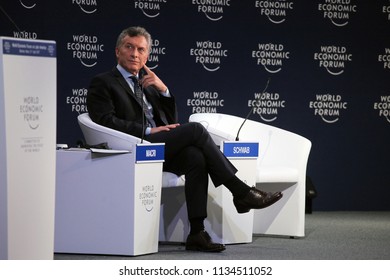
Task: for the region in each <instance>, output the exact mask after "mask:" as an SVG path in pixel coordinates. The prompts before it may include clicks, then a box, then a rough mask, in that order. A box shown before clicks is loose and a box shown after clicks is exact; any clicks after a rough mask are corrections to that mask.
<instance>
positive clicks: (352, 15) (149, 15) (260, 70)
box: [0, 0, 390, 210]
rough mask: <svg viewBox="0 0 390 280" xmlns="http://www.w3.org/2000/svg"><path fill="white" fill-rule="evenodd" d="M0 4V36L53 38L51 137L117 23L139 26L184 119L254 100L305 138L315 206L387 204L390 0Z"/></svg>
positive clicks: (96, 67)
mask: <svg viewBox="0 0 390 280" xmlns="http://www.w3.org/2000/svg"><path fill="white" fill-rule="evenodd" d="M0 5H1V7H2V8H3V10H4V11H5V12H6V13H7V14H8V16H9V18H11V19H12V20H13V21H14V23H12V20H10V19H9V18H8V16H6V15H5V13H4V12H1V13H0V24H1V27H0V35H1V36H9V37H18V38H30V39H47V40H55V41H56V42H57V56H58V60H57V63H58V70H57V72H58V91H57V102H58V116H57V120H58V121H57V122H58V131H57V135H58V143H67V144H68V145H70V146H74V145H76V142H77V141H78V140H79V139H82V134H81V131H80V129H79V127H78V125H77V121H76V117H77V115H78V114H80V113H83V112H86V106H85V104H86V92H87V88H88V85H89V81H90V79H91V77H92V76H94V75H95V74H97V73H99V72H103V71H107V70H109V69H111V68H112V67H113V66H115V64H116V61H115V53H114V47H115V41H116V38H117V36H118V34H119V32H120V31H121V30H122V29H124V28H126V27H128V26H131V25H141V26H144V27H145V28H146V29H148V30H149V31H150V33H151V34H152V36H153V38H154V39H153V52H152V55H151V57H150V59H149V62H148V66H149V67H151V68H153V69H154V71H155V72H156V73H157V74H158V75H159V76H160V78H161V79H163V80H164V81H165V83H166V84H167V85H168V86H169V88H170V90H171V91H172V92H173V93H174V94H175V96H176V97H177V100H178V106H179V114H180V120H181V121H182V122H185V121H186V120H187V119H188V116H189V115H190V114H192V113H195V112H220V113H227V114H233V115H238V116H245V115H246V114H247V112H248V111H249V110H250V108H251V107H252V106H254V108H253V112H252V114H251V115H250V119H253V120H256V121H261V122H265V123H267V124H270V125H273V126H277V127H281V128H283V129H287V130H290V131H292V132H295V133H298V134H301V135H303V136H305V137H307V138H308V139H310V140H311V141H312V143H313V147H312V151H311V154H310V158H309V163H308V170H307V174H308V175H309V176H310V177H311V178H312V180H313V182H314V184H315V186H316V188H317V190H318V198H316V200H315V201H314V207H313V208H314V210H390V203H389V197H390V183H389V182H390V172H389V171H390V170H389V169H390V168H389V167H390V164H389V159H390V148H389V140H390V116H389V115H390V36H389V31H390V1H389V0H377V1H357V0H355V1H354V0H300V1H296V0H294V1H293V0H291V1H287V0H280V1H277V0H264V1H262V0H245V1H242V0H240V1H239V0H117V1H110V0H60V1H49V0H14V1H11V0H6V1H2V4H0ZM268 79H270V83H269V87H268V89H267V91H266V94H264V95H260V93H261V92H262V90H263V88H264V87H265V84H266V82H267V80H268ZM53 94H54V93H53ZM259 99H260V101H261V102H258V101H259ZM254 104H259V105H260V106H256V105H254Z"/></svg>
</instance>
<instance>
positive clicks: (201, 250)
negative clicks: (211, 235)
mask: <svg viewBox="0 0 390 280" xmlns="http://www.w3.org/2000/svg"><path fill="white" fill-rule="evenodd" d="M186 250H187V251H197V252H206V253H219V252H222V251H225V250H226V247H223V248H219V249H210V250H205V249H202V248H200V247H197V246H186Z"/></svg>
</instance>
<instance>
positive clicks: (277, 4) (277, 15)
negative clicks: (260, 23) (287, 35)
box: [255, 0, 294, 24]
mask: <svg viewBox="0 0 390 280" xmlns="http://www.w3.org/2000/svg"><path fill="white" fill-rule="evenodd" d="M255 8H256V9H258V10H259V11H260V15H262V16H266V17H267V18H268V20H269V21H270V22H272V23H274V24H281V23H283V22H285V21H286V17H287V12H288V11H291V10H293V9H294V3H293V2H292V1H285V0H264V1H259V0H257V1H255Z"/></svg>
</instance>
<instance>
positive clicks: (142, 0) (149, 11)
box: [134, 0, 168, 18]
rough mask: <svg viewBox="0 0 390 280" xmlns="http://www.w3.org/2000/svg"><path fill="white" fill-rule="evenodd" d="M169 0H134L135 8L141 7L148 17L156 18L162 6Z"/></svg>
mask: <svg viewBox="0 0 390 280" xmlns="http://www.w3.org/2000/svg"><path fill="white" fill-rule="evenodd" d="M167 1H168V0H156V1H151V0H134V8H136V9H139V10H141V11H142V13H143V14H144V15H145V16H146V17H148V18H155V17H158V16H159V15H160V11H161V7H162V5H163V4H166V3H167Z"/></svg>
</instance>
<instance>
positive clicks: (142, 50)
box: [125, 45, 146, 53]
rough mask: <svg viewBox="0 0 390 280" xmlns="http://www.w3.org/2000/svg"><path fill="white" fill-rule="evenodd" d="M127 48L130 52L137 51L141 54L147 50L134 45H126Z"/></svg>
mask: <svg viewBox="0 0 390 280" xmlns="http://www.w3.org/2000/svg"><path fill="white" fill-rule="evenodd" d="M125 48H127V49H129V50H134V49H137V51H138V52H140V53H144V52H145V51H146V49H145V48H136V47H134V46H133V45H125Z"/></svg>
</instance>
